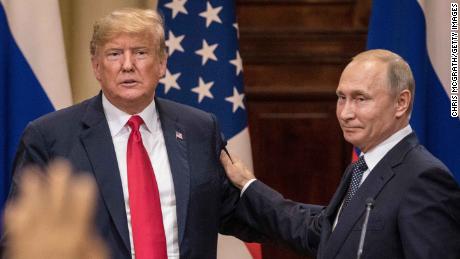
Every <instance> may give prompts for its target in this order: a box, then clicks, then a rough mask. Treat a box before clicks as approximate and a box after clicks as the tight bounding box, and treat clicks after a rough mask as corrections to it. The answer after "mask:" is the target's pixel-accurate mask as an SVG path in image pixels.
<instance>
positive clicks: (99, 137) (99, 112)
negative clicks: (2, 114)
mask: <svg viewBox="0 0 460 259" xmlns="http://www.w3.org/2000/svg"><path fill="white" fill-rule="evenodd" d="M101 97H102V96H101V94H99V95H98V96H97V97H96V98H94V99H93V100H92V102H91V103H90V104H89V105H88V110H87V111H86V113H85V115H84V117H83V123H84V124H85V125H86V126H87V128H86V129H84V130H83V132H82V134H81V135H80V139H81V142H82V143H83V146H84V147H85V150H86V152H87V154H88V159H89V160H90V162H91V165H92V168H93V172H94V176H95V178H96V182H97V185H98V188H99V190H100V192H101V196H102V199H103V201H104V204H105V206H106V207H107V209H108V211H109V214H110V216H111V217H112V219H113V222H114V224H115V227H116V229H117V231H118V233H119V234H120V236H121V238H122V240H123V243H124V245H125V247H126V249H128V251H130V250H131V249H130V242H129V232H128V222H127V219H126V211H125V206H124V204H125V203H124V198H123V191H122V190H123V188H122V186H121V179H120V172H119V169H118V164H117V158H116V155H115V150H114V146H113V142H112V137H111V135H110V129H109V126H108V124H107V120H106V118H105V115H104V111H103V108H102V99H101Z"/></svg>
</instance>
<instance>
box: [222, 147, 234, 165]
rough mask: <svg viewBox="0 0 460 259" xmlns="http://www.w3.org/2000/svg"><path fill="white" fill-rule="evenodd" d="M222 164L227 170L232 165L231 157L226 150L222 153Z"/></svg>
mask: <svg viewBox="0 0 460 259" xmlns="http://www.w3.org/2000/svg"><path fill="white" fill-rule="evenodd" d="M220 162H221V163H222V165H223V166H224V168H225V169H227V168H228V167H229V166H230V165H231V164H232V161H231V160H230V157H229V156H228V154H227V152H225V151H224V150H222V151H220Z"/></svg>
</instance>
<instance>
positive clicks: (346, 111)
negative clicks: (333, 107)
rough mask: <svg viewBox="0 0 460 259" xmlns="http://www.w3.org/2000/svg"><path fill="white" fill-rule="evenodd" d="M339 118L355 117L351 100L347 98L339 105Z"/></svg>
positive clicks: (349, 118) (348, 118)
mask: <svg viewBox="0 0 460 259" xmlns="http://www.w3.org/2000/svg"><path fill="white" fill-rule="evenodd" d="M338 115H339V119H341V120H351V119H353V118H354V117H355V107H354V104H353V102H352V101H350V100H347V101H345V102H344V103H343V104H342V105H341V106H340V110H339V114H338Z"/></svg>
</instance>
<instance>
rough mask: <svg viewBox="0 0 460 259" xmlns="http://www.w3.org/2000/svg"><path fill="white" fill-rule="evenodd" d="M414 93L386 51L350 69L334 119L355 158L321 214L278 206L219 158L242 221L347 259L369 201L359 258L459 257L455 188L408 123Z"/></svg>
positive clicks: (459, 199)
mask: <svg viewBox="0 0 460 259" xmlns="http://www.w3.org/2000/svg"><path fill="white" fill-rule="evenodd" d="M414 91H415V83H414V79H413V76H412V72H411V70H410V67H409V65H408V64H407V63H406V62H405V61H404V60H403V59H402V58H401V57H400V56H398V55H397V54H395V53H392V52H390V51H387V50H370V51H366V52H363V53H361V54H359V55H357V56H356V57H355V58H353V60H352V61H351V62H350V63H349V64H348V65H347V67H346V68H345V70H344V71H343V73H342V76H341V78H340V82H339V85H338V87H337V91H336V93H337V110H336V114H337V118H338V120H339V123H340V126H341V128H342V131H343V136H344V138H345V140H347V141H348V142H350V143H351V144H353V145H354V146H356V147H358V148H359V149H360V150H361V155H360V158H359V160H358V161H357V162H355V163H353V164H352V165H351V166H349V167H348V168H347V169H346V171H345V173H344V175H343V178H342V181H341V182H340V184H339V187H338V189H337V191H336V193H335V194H334V196H333V197H332V200H331V201H330V203H329V205H328V206H326V207H321V206H315V205H307V204H299V203H296V202H293V201H289V200H286V199H284V198H283V197H282V196H281V195H280V194H279V193H278V192H276V191H275V190H273V189H271V188H270V187H268V186H266V185H265V184H263V183H262V182H260V181H258V180H255V177H254V175H253V174H252V172H250V171H249V170H247V169H246V168H245V167H244V165H242V164H241V162H239V161H238V160H237V159H236V158H233V161H234V163H232V161H230V159H229V158H228V157H227V156H226V155H225V154H224V153H222V154H221V161H222V163H223V164H224V167H225V170H226V172H227V175H228V176H229V178H230V179H231V181H232V182H233V183H234V184H235V185H236V186H237V187H239V188H240V189H242V190H243V194H242V197H241V201H240V202H239V208H238V213H237V214H238V217H239V218H240V220H241V221H243V222H245V223H247V224H249V225H250V226H251V227H254V228H256V229H257V230H259V231H261V232H262V233H264V234H266V235H267V236H269V237H271V238H273V239H275V240H280V241H282V242H284V243H286V244H288V245H290V246H291V247H293V249H295V250H297V251H300V252H302V253H309V254H313V255H315V256H316V258H320V259H332V258H337V259H339V258H340V259H342V258H343V259H350V258H356V257H357V252H358V244H359V243H360V237H361V228H362V226H363V221H364V219H365V210H366V203H370V204H369V206H372V205H373V206H374V208H373V210H372V211H371V212H370V216H369V221H368V223H367V233H366V236H365V242H364V249H363V253H362V258H372V259H379V258H382V259H387V258H392V259H396V258H418V259H423V258H426V259H433V258H443V259H449V258H451V259H456V258H460V189H459V186H458V184H457V183H456V182H455V180H454V178H453V176H452V174H451V172H449V170H448V169H447V168H446V166H445V165H444V164H443V163H442V162H441V161H439V160H438V159H436V158H435V157H434V156H433V155H432V154H430V152H428V151H427V150H426V149H425V148H424V147H423V146H422V145H420V144H419V142H418V140H417V137H416V135H415V133H414V132H413V131H412V128H411V126H410V125H409V118H410V114H411V110H412V106H413V99H414V98H413V97H414ZM372 200H373V201H374V202H372ZM372 203H373V204H372Z"/></svg>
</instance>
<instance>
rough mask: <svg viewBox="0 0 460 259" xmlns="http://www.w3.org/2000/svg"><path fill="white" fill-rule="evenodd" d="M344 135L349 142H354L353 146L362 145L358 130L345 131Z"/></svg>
mask: <svg viewBox="0 0 460 259" xmlns="http://www.w3.org/2000/svg"><path fill="white" fill-rule="evenodd" d="M343 137H344V138H345V140H346V141H347V142H348V143H350V144H352V145H353V146H355V147H359V146H360V143H361V142H360V138H359V136H358V134H357V133H356V132H344V133H343Z"/></svg>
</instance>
